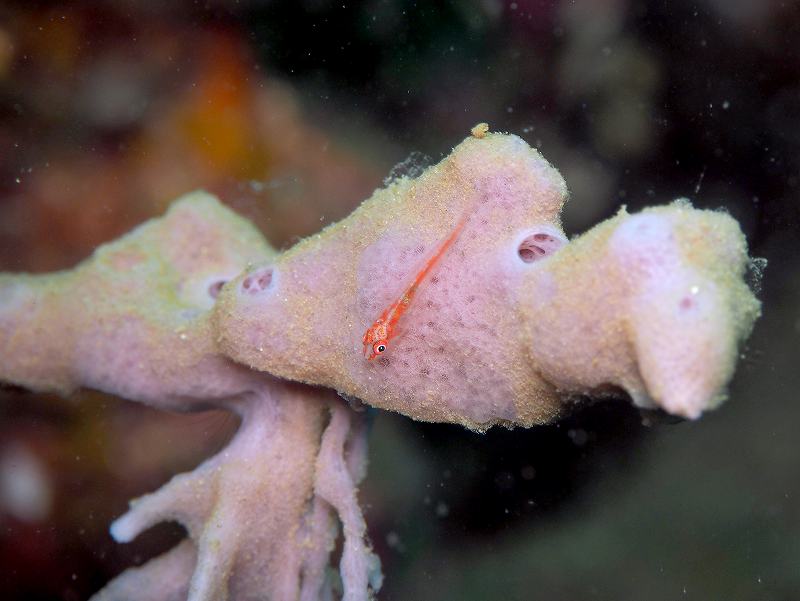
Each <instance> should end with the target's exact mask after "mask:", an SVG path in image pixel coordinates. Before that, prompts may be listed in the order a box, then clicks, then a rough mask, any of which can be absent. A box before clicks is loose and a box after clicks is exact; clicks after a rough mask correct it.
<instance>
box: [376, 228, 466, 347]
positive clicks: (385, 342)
mask: <svg viewBox="0 0 800 601" xmlns="http://www.w3.org/2000/svg"><path fill="white" fill-rule="evenodd" d="M466 221H467V218H466V216H464V217H462V218H461V220H460V221H459V222H458V224H457V225H456V227H455V228H453V231H452V232H451V233H450V235H449V236H447V238H446V239H445V240H444V241H443V242H442V243H441V244H440V245H439V248H437V249H436V252H435V253H434V254H433V256H431V258H429V259H428V260H427V261H426V262H425V265H423V266H422V269H420V270H419V272H417V275H416V276H414V279H413V280H412V281H411V284H409V286H408V288H406V289H405V290H404V291H403V294H401V295H400V298H398V299H397V300H396V301H395V302H393V303H392V304H391V305H389V307H388V308H387V309H386V310H385V311H384V312H383V313H382V314H381V316H380V317H379V318H378V319H376V320H375V323H373V324H372V325H371V326H370V327H369V329H368V330H367V331H366V332H365V333H364V339H363V342H364V356H365V357H366V358H367V359H369V360H370V361H371V360H372V359H374V358H375V357H377V356H378V355H381V354H383V353H385V352H386V349H388V348H389V341H390V340H391V339H392V337H393V335H394V330H395V327H396V326H397V322H398V321H400V318H401V317H402V316H403V313H405V312H406V311H407V310H408V307H409V306H410V305H411V301H412V300H414V295H415V294H416V293H417V289H418V288H419V285H420V284H421V283H422V281H423V280H424V279H425V276H427V275H428V274H429V273H430V271H431V269H433V267H434V265H436V263H438V261H439V259H441V258H442V256H443V255H444V254H445V252H447V249H448V248H450V246H451V245H452V244H453V242H455V240H456V238H457V237H458V234H459V233H461V230H462V229H463V227H464V224H465V223H466Z"/></svg>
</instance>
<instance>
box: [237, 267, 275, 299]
mask: <svg viewBox="0 0 800 601" xmlns="http://www.w3.org/2000/svg"><path fill="white" fill-rule="evenodd" d="M272 276H273V272H272V268H271V267H262V268H261V269H256V270H255V271H253V272H252V273H249V274H248V275H247V276H246V277H245V278H244V279H243V280H242V285H241V287H242V292H243V293H245V294H258V293H259V292H263V291H264V290H266V289H267V288H269V286H270V284H272V279H273V277H272Z"/></svg>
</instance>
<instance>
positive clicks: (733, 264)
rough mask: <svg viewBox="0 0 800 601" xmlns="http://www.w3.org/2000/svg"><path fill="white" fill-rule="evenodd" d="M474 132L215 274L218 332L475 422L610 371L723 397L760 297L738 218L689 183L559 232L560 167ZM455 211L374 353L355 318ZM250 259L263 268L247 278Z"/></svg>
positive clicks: (379, 399)
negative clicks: (294, 238) (357, 202)
mask: <svg viewBox="0 0 800 601" xmlns="http://www.w3.org/2000/svg"><path fill="white" fill-rule="evenodd" d="M473 133H474V132H473ZM478 133H479V134H481V135H473V136H472V137H470V138H467V139H466V140H465V141H464V142H463V143H462V144H460V145H459V146H458V147H456V148H455V149H454V151H453V152H452V153H451V154H450V155H449V156H448V157H447V158H445V159H444V160H443V161H442V162H441V163H439V164H438V165H435V166H433V167H431V168H429V169H428V170H426V171H425V172H424V173H423V174H422V175H421V176H420V177H418V178H416V179H408V178H404V179H400V180H399V181H396V182H394V183H392V184H391V185H389V186H388V187H387V188H385V189H381V190H378V191H376V192H375V194H374V195H373V196H372V197H371V198H370V199H368V200H367V201H365V202H364V203H363V204H362V205H361V206H360V207H359V208H358V209H356V210H355V211H354V212H353V214H352V215H350V216H349V217H348V218H347V219H345V220H343V221H341V222H339V223H337V224H334V225H331V226H329V227H328V228H326V229H325V230H324V231H322V232H321V233H320V234H318V235H317V236H313V237H311V238H309V239H307V240H305V241H303V242H301V243H299V244H298V245H297V246H295V247H294V248H292V249H290V250H289V251H287V252H286V253H284V254H282V255H281V256H279V257H278V258H277V259H276V260H275V261H271V262H268V263H265V264H263V265H260V266H258V267H257V269H256V270H255V271H253V272H252V273H246V274H243V275H242V276H240V278H238V279H237V280H236V281H235V282H233V283H232V285H231V286H229V287H227V288H226V289H225V292H224V294H223V295H222V297H221V299H220V302H219V303H217V305H216V307H215V312H216V327H217V331H218V335H219V341H220V347H221V348H222V349H223V351H224V352H225V353H227V354H228V355H229V356H231V357H232V358H233V359H235V360H236V361H239V362H242V363H245V364H247V365H249V366H251V367H253V368H254V369H257V370H263V371H267V372H269V373H272V374H275V375H279V376H281V377H285V378H290V379H296V380H300V381H304V382H309V383H313V384H321V385H324V386H329V387H332V388H335V389H336V390H338V391H339V392H340V393H342V394H343V395H344V396H346V397H357V398H360V399H362V400H363V401H365V402H366V403H368V404H371V405H373V406H376V407H380V408H384V409H391V410H395V411H398V412H400V413H403V414H405V415H408V416H410V417H413V418H415V419H421V420H430V421H448V422H456V423H461V424H463V425H466V426H468V427H470V428H474V429H478V430H482V429H485V428H487V427H489V426H491V425H492V424H518V425H526V426H527V425H530V424H533V423H541V422H545V421H548V420H550V419H552V418H553V417H554V416H556V415H557V414H558V413H559V411H560V408H561V407H562V406H563V403H564V402H565V400H567V399H569V398H571V397H573V396H575V395H580V394H602V393H608V392H613V391H619V390H624V391H626V392H627V393H628V394H630V395H631V397H632V398H633V400H634V402H636V403H637V404H640V405H642V406H658V407H661V408H663V409H665V410H667V411H670V412H672V413H676V414H678V415H684V416H687V417H697V416H698V415H699V414H700V413H701V412H702V411H703V410H704V409H707V408H709V407H712V406H714V405H715V404H716V403H718V402H719V400H720V399H721V398H722V395H723V394H724V389H725V386H726V384H727V382H728V381H729V379H730V377H731V375H732V370H733V365H734V364H735V357H736V352H737V348H738V344H739V343H740V342H741V340H742V339H743V338H744V337H745V336H746V335H747V333H748V332H749V329H750V327H751V326H752V323H753V321H754V319H755V318H756V316H757V315H758V310H759V305H758V302H757V301H756V299H755V298H754V297H753V295H752V293H751V292H750V291H749V290H748V288H747V287H746V285H745V284H744V283H743V279H742V277H743V271H744V269H745V267H746V265H747V263H748V261H749V259H748V257H747V251H746V245H745V242H744V237H743V236H742V234H741V231H740V230H739V228H738V225H737V224H736V222H735V221H733V220H732V219H731V218H730V217H729V216H727V215H725V214H723V213H719V212H708V211H697V210H695V209H692V208H691V206H690V205H688V203H686V202H683V203H676V204H673V205H670V206H668V207H662V208H659V209H651V210H648V211H645V212H644V213H642V214H640V215H628V214H627V213H625V212H624V211H623V212H621V213H620V214H619V215H618V216H617V217H615V218H614V219H611V220H609V221H607V222H606V223H604V224H601V225H599V226H597V227H596V228H593V229H592V230H591V231H590V232H587V233H586V234H585V235H584V236H581V237H580V238H578V239H577V240H575V241H574V242H572V243H569V244H566V245H565V246H564V248H562V249H561V250H558V247H560V246H561V245H563V244H565V243H566V237H565V236H564V234H563V232H562V231H561V228H560V221H559V213H560V209H561V206H562V204H563V202H564V200H565V199H566V187H565V185H564V182H563V180H562V179H561V177H560V176H559V174H558V172H557V171H556V170H555V169H554V168H553V167H552V166H550V165H549V163H547V161H545V160H544V159H543V158H542V157H541V155H540V154H539V153H538V152H537V151H535V150H534V149H531V148H530V147H528V145H527V144H525V143H524V142H523V141H522V140H521V139H519V138H517V137H516V136H509V135H504V134H491V133H486V132H484V131H483V129H482V128H478ZM464 216H466V219H467V221H466V225H465V226H464V229H463V230H462V231H461V233H460V234H459V235H458V237H457V238H456V241H455V242H454V244H453V246H452V248H450V249H449V250H448V252H447V253H446V254H445V255H444V256H443V257H442V258H441V259H440V260H439V262H438V264H437V265H436V267H435V268H434V269H433V270H432V271H431V273H430V275H429V277H428V278H426V281H425V282H423V284H422V286H421V287H420V290H419V291H418V292H417V295H416V296H415V297H414V299H413V302H412V303H411V305H410V306H409V309H408V311H407V312H406V314H405V315H404V316H403V318H402V319H401V322H400V327H399V329H400V330H401V332H399V333H397V334H396V336H394V337H393V338H392V339H391V340H390V341H389V344H388V346H389V349H388V350H387V352H386V353H385V354H384V355H381V356H380V357H379V358H377V359H376V360H374V361H368V360H367V359H366V358H365V357H364V354H363V348H362V342H361V339H362V336H363V334H364V332H365V331H366V329H367V328H369V327H370V325H371V324H372V323H373V322H374V321H375V320H376V319H377V318H378V317H379V316H380V315H381V314H382V313H383V311H385V309H386V307H388V306H390V304H391V303H392V302H394V301H395V300H397V298H399V295H401V294H402V293H403V290H404V289H405V287H407V286H408V283H409V282H410V281H412V280H414V278H415V274H416V273H417V272H419V270H420V269H421V267H422V266H423V265H424V264H425V261H426V259H427V258H428V257H430V256H431V255H432V254H433V252H434V250H435V249H436V248H437V246H438V245H439V244H440V243H441V241H442V240H444V239H445V238H446V237H447V236H448V235H449V234H450V232H452V231H453V228H454V227H455V225H456V223H458V222H459V220H460V219H462V218H463V217H464ZM642 228H643V229H642ZM640 230H641V231H640ZM645 230H646V231H645ZM539 240H549V241H550V242H549V243H552V244H554V246H552V249H551V250H543V249H542V248H539V247H538V246H537V244H539V242H538V241H539ZM544 244H548V242H545V243H544ZM523 251H527V252H528V255H524V254H523ZM534 251H535V252H534ZM556 251H557V252H556ZM537 253H540V254H537ZM540 255H541V256H540ZM528 256H530V257H532V258H529V259H526V257H528ZM540 258H541V260H536V259H540ZM259 274H261V275H264V274H268V275H269V278H268V279H269V281H270V283H269V285H268V286H266V287H265V288H264V289H262V290H259V291H258V292H257V293H255V294H245V293H243V289H242V283H243V282H244V281H245V280H247V279H248V278H253V277H256V276H258V275H259ZM251 292H252V290H251ZM677 333H680V335H678V334H677Z"/></svg>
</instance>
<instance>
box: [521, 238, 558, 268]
mask: <svg viewBox="0 0 800 601" xmlns="http://www.w3.org/2000/svg"><path fill="white" fill-rule="evenodd" d="M565 243H566V240H564V239H562V238H560V237H557V236H554V235H552V234H548V233H546V232H536V233H533V234H530V235H529V236H527V237H526V238H525V239H524V240H523V241H522V242H520V245H519V247H518V248H517V254H518V255H519V258H520V259H522V261H523V262H524V263H534V262H536V261H538V260H540V259H544V258H545V257H549V256H550V255H552V254H553V253H554V252H556V251H557V250H558V249H559V248H561V247H562V246H564V244H565Z"/></svg>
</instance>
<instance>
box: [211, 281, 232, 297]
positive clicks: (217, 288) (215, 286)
mask: <svg viewBox="0 0 800 601" xmlns="http://www.w3.org/2000/svg"><path fill="white" fill-rule="evenodd" d="M227 283H228V280H217V281H216V282H211V284H209V285H208V296H210V297H211V298H217V297H218V296H219V293H220V292H222V287H223V286H224V285H225V284H227Z"/></svg>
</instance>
